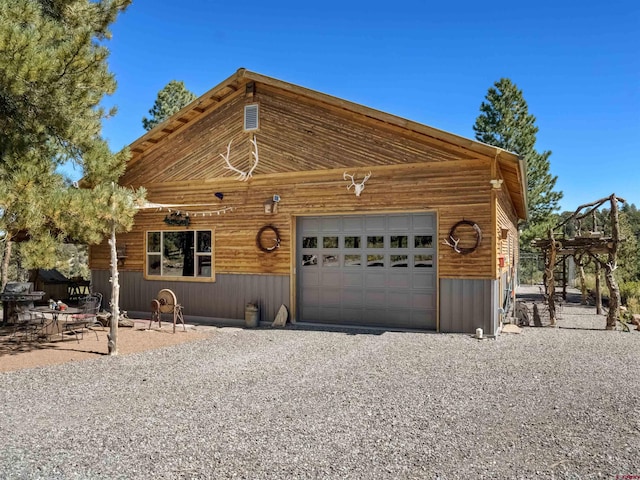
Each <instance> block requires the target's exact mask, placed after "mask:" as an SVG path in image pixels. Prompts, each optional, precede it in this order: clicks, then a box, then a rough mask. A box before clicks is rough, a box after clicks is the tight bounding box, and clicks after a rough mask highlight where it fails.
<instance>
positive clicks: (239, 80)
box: [129, 68, 527, 219]
mask: <svg viewBox="0 0 640 480" xmlns="http://www.w3.org/2000/svg"><path fill="white" fill-rule="evenodd" d="M251 82H255V83H257V84H263V85H268V86H271V87H274V88H278V89H281V90H284V91H287V92H289V93H291V94H294V95H300V96H304V97H307V98H309V99H313V100H315V101H318V102H322V103H324V104H326V105H329V106H331V107H334V108H337V109H342V110H345V111H346V112H350V113H351V114H356V115H361V116H363V117H368V118H371V119H374V120H377V121H380V122H383V123H387V124H389V125H392V126H394V127H399V128H402V129H406V130H408V131H413V132H416V133H418V134H420V135H421V136H423V137H425V138H426V139H428V140H429V141H430V142H433V143H434V144H437V145H442V146H447V147H454V148H456V149H464V150H466V151H467V152H469V153H473V154H475V155H481V156H484V157H488V158H491V159H496V161H497V164H498V165H499V167H500V171H501V173H502V176H503V178H504V181H505V184H506V187H507V189H508V191H509V195H510V197H511V200H512V202H513V204H514V207H515V209H516V214H517V215H518V217H519V218H521V219H526V218H527V200H526V198H527V194H526V189H527V181H526V164H525V162H524V160H523V159H520V158H519V157H518V155H516V154H514V153H511V152H508V151H506V150H503V149H501V148H498V147H494V146H492V145H487V144H484V143H481V142H478V141H475V140H471V139H468V138H465V137H462V136H459V135H456V134H453V133H449V132H445V131H444V130H439V129H436V128H433V127H429V126H427V125H424V124H421V123H418V122H414V121H411V120H407V119H405V118H402V117H398V116H395V115H392V114H389V113H385V112H382V111H379V110H375V109H373V108H369V107H365V106H363V105H359V104H357V103H353V102H350V101H347V100H343V99H340V98H337V97H333V96H331V95H327V94H324V93H320V92H317V91H314V90H310V89H307V88H304V87H300V86H297V85H294V84H291V83H287V82H284V81H282V80H278V79H275V78H271V77H267V76H265V75H261V74H259V73H255V72H251V71H249V70H246V69H244V68H240V69H238V70H237V71H236V73H234V74H233V75H231V76H230V77H229V78H227V79H226V80H224V81H222V82H221V83H219V84H218V85H216V86H215V87H213V88H212V89H211V90H209V91H208V92H206V93H205V94H204V95H202V96H200V97H199V98H197V99H196V100H194V101H193V102H191V103H190V104H188V105H187V106H185V107H184V108H182V109H181V110H180V111H178V112H176V113H175V114H174V115H172V116H171V117H169V118H168V119H166V120H165V121H164V122H162V123H160V124H159V125H157V126H156V127H154V128H153V129H151V130H149V131H148V132H147V133H145V134H144V135H143V136H142V137H140V138H138V139H137V140H135V141H134V142H133V143H132V144H131V145H130V146H129V148H130V150H131V159H130V160H129V165H132V164H134V163H136V162H137V161H138V160H140V159H141V158H142V157H144V155H145V154H146V153H148V152H149V151H150V150H152V149H155V148H156V147H157V146H159V145H160V144H161V143H163V141H164V140H165V139H167V138H168V137H171V136H172V135H173V134H175V133H176V132H179V131H182V130H184V129H185V127H187V126H189V125H191V124H193V123H194V122H196V121H198V120H200V119H201V118H203V117H204V116H206V115H207V114H208V113H210V112H212V111H213V110H215V109H216V108H218V107H220V106H222V105H224V104H225V103H226V102H227V101H228V100H229V99H230V98H232V97H235V94H237V93H238V92H240V91H242V89H244V88H246V86H247V84H249V83H251Z"/></svg>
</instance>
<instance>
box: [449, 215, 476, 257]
mask: <svg viewBox="0 0 640 480" xmlns="http://www.w3.org/2000/svg"><path fill="white" fill-rule="evenodd" d="M463 225H468V226H470V227H471V228H472V229H473V231H474V233H475V237H476V241H475V245H473V246H472V247H460V246H459V243H460V235H458V228H460V227H461V226H463ZM481 241H482V230H480V227H479V226H478V224H477V223H475V222H473V221H471V220H460V221H459V222H458V223H456V224H455V225H454V226H453V227H451V230H449V238H447V239H445V240H444V241H443V242H442V243H443V244H444V245H448V246H450V247H451V248H453V251H454V252H456V253H459V254H461V255H467V254H469V253H473V252H475V251H476V249H477V248H478V246H479V245H480V242H481Z"/></svg>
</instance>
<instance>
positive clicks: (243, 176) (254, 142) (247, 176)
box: [220, 135, 258, 182]
mask: <svg viewBox="0 0 640 480" xmlns="http://www.w3.org/2000/svg"><path fill="white" fill-rule="evenodd" d="M232 141H233V140H230V141H229V145H227V154H226V155H224V154H223V153H221V154H220V156H221V157H222V158H223V159H224V161H225V163H226V164H227V166H226V167H224V168H226V169H227V170H232V171H234V172H236V173H238V177H237V178H238V180H240V181H242V182H246V181H247V180H249V179H250V178H251V177H252V176H253V171H254V170H255V169H256V167H257V166H258V141H257V140H256V136H255V135H254V136H253V140H251V144H252V145H253V147H254V148H255V150H253V149H252V150H251V156H252V157H253V158H254V160H255V163H254V164H253V166H252V167H251V169H250V170H248V171H246V172H245V171H242V170H240V169H239V168H236V167H234V166H233V165H231V162H229V154H230V153H231V142H232Z"/></svg>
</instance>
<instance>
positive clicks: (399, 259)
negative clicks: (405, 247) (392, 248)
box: [391, 255, 409, 267]
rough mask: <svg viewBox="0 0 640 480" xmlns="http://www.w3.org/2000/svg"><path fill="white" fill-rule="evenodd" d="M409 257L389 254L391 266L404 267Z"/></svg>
mask: <svg viewBox="0 0 640 480" xmlns="http://www.w3.org/2000/svg"><path fill="white" fill-rule="evenodd" d="M408 262H409V257H408V256H407V255H391V266H392V267H406V266H408Z"/></svg>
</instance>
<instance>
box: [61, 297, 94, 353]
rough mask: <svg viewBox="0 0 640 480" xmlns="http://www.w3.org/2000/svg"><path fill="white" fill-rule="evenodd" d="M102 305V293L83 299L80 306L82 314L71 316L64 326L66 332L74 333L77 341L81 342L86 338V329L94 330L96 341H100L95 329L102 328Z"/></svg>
mask: <svg viewBox="0 0 640 480" xmlns="http://www.w3.org/2000/svg"><path fill="white" fill-rule="evenodd" d="M101 304H102V295H101V294H100V293H93V294H91V295H87V296H86V297H84V298H82V299H81V300H80V304H79V308H81V309H82V312H81V313H76V314H73V315H71V318H70V319H69V320H68V321H67V322H65V324H64V331H65V332H69V333H73V334H74V335H75V336H76V340H77V341H78V342H80V339H81V338H83V336H84V330H85V329H88V330H93V332H94V333H95V334H96V340H98V332H96V331H95V327H98V326H99V327H102V324H101V323H100V321H99V320H98V313H99V312H100V306H101ZM78 334H80V336H78Z"/></svg>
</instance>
